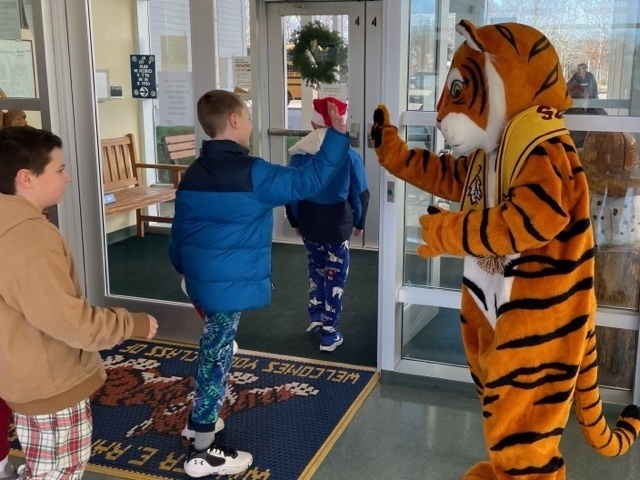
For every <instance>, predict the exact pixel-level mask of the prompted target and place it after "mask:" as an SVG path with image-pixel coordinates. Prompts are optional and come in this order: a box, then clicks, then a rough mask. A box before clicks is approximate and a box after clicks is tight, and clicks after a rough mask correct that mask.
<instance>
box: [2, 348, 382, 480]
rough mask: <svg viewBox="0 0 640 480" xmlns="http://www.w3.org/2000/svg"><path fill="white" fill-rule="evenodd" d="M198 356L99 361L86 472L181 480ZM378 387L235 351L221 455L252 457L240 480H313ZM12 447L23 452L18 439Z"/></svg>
mask: <svg viewBox="0 0 640 480" xmlns="http://www.w3.org/2000/svg"><path fill="white" fill-rule="evenodd" d="M197 356H198V349H197V348H196V347H193V346H183V345H177V344H173V343H166V342H156V341H152V342H149V341H139V340H127V341H124V342H123V343H121V344H120V345H118V346H117V347H116V348H114V349H113V350H110V351H105V352H102V358H103V362H104V365H105V367H106V368H107V373H108V379H107V382H106V383H105V385H104V386H103V387H102V389H100V390H99V391H98V392H96V394H95V395H94V396H93V398H92V399H91V410H92V412H93V419H94V432H93V451H92V455H91V460H90V465H89V467H88V470H89V471H93V472H98V473H103V474H107V475H114V476H118V477H122V478H129V479H145V478H146V479H170V480H173V479H185V478H188V477H187V475H186V474H185V473H184V470H183V468H182V465H183V463H184V460H185V456H186V452H187V448H188V443H187V442H186V440H184V439H182V438H181V437H180V432H181V431H182V429H183V428H184V426H185V424H186V421H187V416H188V414H189V412H190V411H191V401H192V398H193V397H192V395H193V394H192V392H193V376H194V374H195V370H196V359H197ZM377 381H378V374H377V372H375V370H374V369H370V368H367V367H356V366H351V365H342V364H336V363H325V362H319V361H315V360H307V359H300V358H294V357H286V356H276V355H271V354H263V353H256V352H251V351H246V350H238V352H237V353H236V354H235V355H234V357H233V365H232V367H231V371H230V373H229V380H228V389H227V394H226V398H225V403H224V406H223V409H222V411H221V413H220V416H221V417H222V418H224V420H225V423H226V426H225V429H224V430H223V431H222V432H220V433H218V434H217V436H218V438H219V439H220V442H221V443H222V444H223V445H227V446H230V447H232V448H235V449H236V450H243V451H247V452H250V453H251V454H252V455H253V465H252V466H251V467H250V468H249V470H247V471H246V472H243V473H241V474H238V475H234V476H230V477H226V476H209V477H206V478H221V479H222V478H233V479H237V480H240V479H242V480H267V479H271V480H295V479H308V478H311V475H312V474H313V473H314V472H315V470H316V469H317V468H318V466H319V465H320V463H321V462H322V460H323V459H324V457H325V456H326V454H327V453H328V452H329V450H330V449H331V447H332V446H333V444H334V443H335V441H336V440H337V439H338V437H339V436H340V434H341V433H342V431H343V430H344V428H345V427H346V426H347V424H348V423H349V422H350V421H351V419H352V418H353V416H354V414H355V412H356V411H357V410H358V408H359V407H360V406H361V405H362V403H363V402H364V400H365V398H366V397H367V396H368V394H369V393H370V392H371V390H372V389H373V387H374V386H375V385H376V383H377ZM10 435H11V440H12V446H13V447H14V448H16V449H19V447H20V445H19V443H18V440H17V437H16V435H15V432H14V431H12V432H10Z"/></svg>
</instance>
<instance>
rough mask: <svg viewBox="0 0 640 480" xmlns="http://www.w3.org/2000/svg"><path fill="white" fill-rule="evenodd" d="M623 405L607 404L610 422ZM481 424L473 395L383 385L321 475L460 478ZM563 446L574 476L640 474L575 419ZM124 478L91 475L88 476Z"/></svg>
mask: <svg viewBox="0 0 640 480" xmlns="http://www.w3.org/2000/svg"><path fill="white" fill-rule="evenodd" d="M620 410H621V409H620V408H619V407H618V406H615V405H608V406H607V417H608V418H609V421H610V424H612V423H613V422H614V421H615V419H616V417H617V414H618V412H619V411H620ZM481 422H482V416H481V412H480V408H479V404H478V401H477V399H476V398H473V397H472V395H467V394H464V393H451V392H448V391H445V390H444V389H442V388H431V387H430V388H428V389H424V388H422V389H413V388H407V387H401V386H392V385H388V384H382V385H378V386H377V387H376V388H375V390H374V391H373V393H372V394H371V395H370V396H369V398H368V399H367V400H366V402H365V403H364V405H363V406H362V407H361V408H360V410H359V411H358V413H357V415H356V416H355V418H354V419H353V420H352V422H351V423H350V424H349V426H348V427H347V429H346V431H345V432H344V433H343V434H342V436H341V437H340V438H339V439H338V441H337V443H336V444H335V446H334V447H333V449H332V450H331V452H330V453H329V455H328V456H327V458H326V459H325V460H324V462H323V463H322V465H321V466H320V467H319V469H318V470H317V472H316V473H315V475H314V476H313V480H365V479H366V480H387V479H393V480H459V479H460V478H461V476H462V474H463V473H464V471H465V470H466V469H467V468H468V467H470V466H471V465H472V464H474V463H475V462H476V461H478V460H481V459H484V458H485V450H484V443H483V438H482V426H481ZM562 447H563V448H562V452H563V455H564V458H565V462H566V464H567V468H568V473H569V480H614V479H615V480H637V479H638V478H640V445H635V447H634V448H633V449H632V450H631V451H630V452H629V453H628V454H627V455H626V456H623V457H620V458H617V459H607V458H604V457H601V456H599V455H598V454H597V453H595V452H594V451H593V450H591V449H590V448H589V447H588V445H587V443H586V442H585V440H584V439H583V437H582V434H581V433H580V430H579V428H578V424H577V422H576V420H575V418H574V417H572V418H571V421H570V423H569V425H568V427H567V430H566V432H565V435H564V437H563V442H562ZM117 478H118V477H109V476H105V475H98V474H94V473H87V474H85V476H84V479H85V480H114V479H117ZM270 480H295V479H270Z"/></svg>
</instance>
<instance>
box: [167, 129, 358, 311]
mask: <svg viewBox="0 0 640 480" xmlns="http://www.w3.org/2000/svg"><path fill="white" fill-rule="evenodd" d="M348 150H349V137H348V136H347V135H346V134H344V135H343V134H341V133H339V132H337V131H336V130H333V129H331V130H330V131H329V132H328V133H327V136H326V139H325V141H324V143H323V144H322V148H321V149H320V151H319V152H318V153H317V155H316V156H315V159H314V161H313V162H311V163H309V164H307V165H305V166H302V167H300V168H292V167H284V166H281V165H274V164H271V163H268V162H266V161H265V160H263V159H261V158H257V157H251V156H249V155H248V150H247V149H246V148H244V147H242V146H240V145H239V144H237V143H235V142H233V141H230V140H211V141H208V142H205V143H204V145H203V149H202V155H201V156H200V157H199V158H198V159H197V160H196V161H195V162H194V163H193V164H192V165H191V166H190V167H189V168H188V169H187V171H186V172H185V174H184V177H183V179H182V181H181V182H180V186H179V187H178V191H177V193H176V201H175V216H174V220H173V226H172V228H171V242H170V244H169V257H170V259H171V263H172V264H173V266H174V267H175V269H176V270H177V271H178V273H180V274H183V275H184V276H185V281H186V287H187V292H188V293H189V297H190V298H191V300H192V301H193V302H194V303H195V305H196V306H197V307H198V308H200V309H201V310H203V311H205V312H206V313H212V312H229V311H241V310H245V309H248V308H258V307H263V306H266V305H269V303H270V302H271V239H272V230H273V208H274V207H276V206H280V205H285V204H287V203H291V202H294V201H297V200H302V199H305V198H308V197H311V196H312V195H314V194H316V193H317V192H319V191H320V190H322V188H323V187H324V186H325V185H327V183H328V182H329V181H331V179H332V178H333V176H334V175H335V174H336V172H337V171H338V170H339V168H340V166H341V165H343V164H344V163H345V162H346V161H347V160H348V158H349V155H348Z"/></svg>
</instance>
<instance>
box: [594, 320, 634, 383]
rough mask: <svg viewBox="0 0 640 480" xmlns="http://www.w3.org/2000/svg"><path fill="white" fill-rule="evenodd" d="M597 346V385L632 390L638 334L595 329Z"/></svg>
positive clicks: (616, 329) (619, 330) (615, 329)
mask: <svg viewBox="0 0 640 480" xmlns="http://www.w3.org/2000/svg"><path fill="white" fill-rule="evenodd" d="M596 339H597V345H598V383H599V384H600V385H606V386H609V387H616V388H625V389H632V388H633V383H634V375H635V364H636V358H637V356H638V332H636V331H635V330H622V329H619V328H610V327H596Z"/></svg>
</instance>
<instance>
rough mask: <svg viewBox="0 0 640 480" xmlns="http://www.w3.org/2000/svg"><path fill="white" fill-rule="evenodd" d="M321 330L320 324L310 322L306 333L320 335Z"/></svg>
mask: <svg viewBox="0 0 640 480" xmlns="http://www.w3.org/2000/svg"><path fill="white" fill-rule="evenodd" d="M320 330H322V322H311V323H309V326H308V327H307V333H320Z"/></svg>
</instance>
